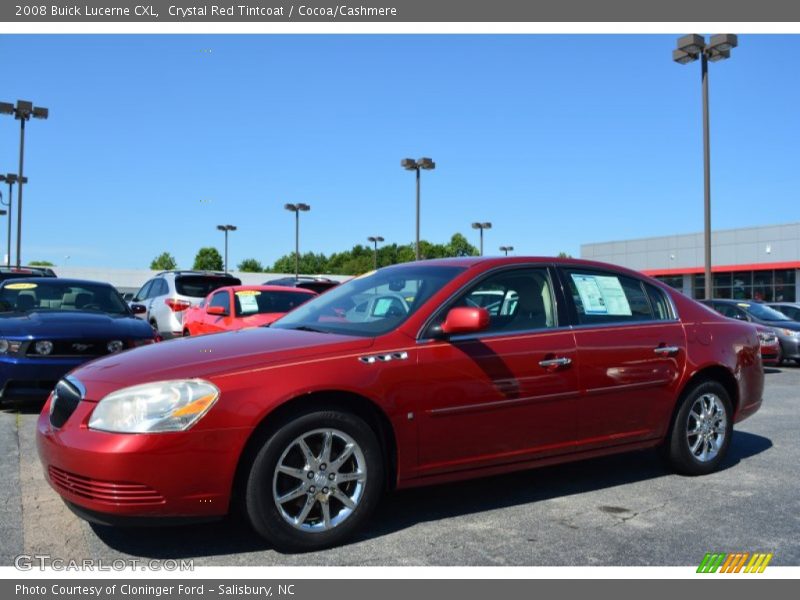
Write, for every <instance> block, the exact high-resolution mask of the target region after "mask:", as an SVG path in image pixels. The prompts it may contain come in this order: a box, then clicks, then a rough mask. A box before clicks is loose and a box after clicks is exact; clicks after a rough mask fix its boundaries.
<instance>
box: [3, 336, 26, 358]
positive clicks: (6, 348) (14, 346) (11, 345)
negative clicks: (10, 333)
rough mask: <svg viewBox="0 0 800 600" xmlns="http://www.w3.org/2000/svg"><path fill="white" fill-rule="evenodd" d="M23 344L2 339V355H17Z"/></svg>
mask: <svg viewBox="0 0 800 600" xmlns="http://www.w3.org/2000/svg"><path fill="white" fill-rule="evenodd" d="M21 345H22V342H18V341H17V340H3V339H0V354H16V353H17V351H18V350H19V347H20V346H21Z"/></svg>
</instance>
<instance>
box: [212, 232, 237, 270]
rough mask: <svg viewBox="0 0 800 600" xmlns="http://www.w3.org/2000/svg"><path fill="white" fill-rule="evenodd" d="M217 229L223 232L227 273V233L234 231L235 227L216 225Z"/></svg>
mask: <svg viewBox="0 0 800 600" xmlns="http://www.w3.org/2000/svg"><path fill="white" fill-rule="evenodd" d="M217 229H219V230H220V231H224V232H225V272H226V273H227V272H228V232H229V231H236V225H217Z"/></svg>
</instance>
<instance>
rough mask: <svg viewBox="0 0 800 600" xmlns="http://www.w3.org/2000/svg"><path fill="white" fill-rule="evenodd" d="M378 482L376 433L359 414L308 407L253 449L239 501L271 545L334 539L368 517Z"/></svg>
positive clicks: (324, 544)
mask: <svg viewBox="0 0 800 600" xmlns="http://www.w3.org/2000/svg"><path fill="white" fill-rule="evenodd" d="M383 487H384V464H383V457H382V453H381V449H380V445H379V443H378V438H377V436H376V435H375V432H374V431H373V430H372V429H371V428H370V426H369V425H368V424H367V423H366V422H365V421H364V420H363V419H361V418H360V417H358V416H356V415H354V414H351V413H347V412H340V411H337V410H319V409H316V410H313V411H310V412H307V413H305V414H301V415H300V416H298V417H296V418H293V419H292V420H291V421H289V422H288V423H286V424H285V425H283V426H282V427H280V428H279V429H278V430H277V431H276V432H275V433H273V434H272V435H271V436H270V437H269V438H268V439H267V440H266V442H265V443H264V445H263V446H262V447H261V449H260V450H258V452H257V454H256V455H255V458H254V459H253V462H252V465H251V467H250V470H249V474H248V475H247V480H246V485H245V497H244V504H245V510H246V513H247V516H248V518H249V520H250V523H251V524H252V526H253V528H254V529H255V530H256V531H257V532H258V533H259V534H260V535H261V536H262V537H264V538H265V539H266V540H267V541H269V542H270V543H271V544H272V545H273V546H274V547H275V549H277V550H280V551H283V552H308V551H312V550H319V549H322V548H328V547H330V546H335V545H338V544H341V543H342V542H344V541H345V540H347V539H348V538H349V537H351V536H352V535H353V534H355V533H356V532H357V531H358V530H359V529H361V527H362V526H363V525H364V524H365V523H366V521H367V520H368V519H369V517H370V515H371V514H372V511H373V510H374V509H375V506H376V505H377V503H378V500H379V498H380V495H381V492H382V490H383Z"/></svg>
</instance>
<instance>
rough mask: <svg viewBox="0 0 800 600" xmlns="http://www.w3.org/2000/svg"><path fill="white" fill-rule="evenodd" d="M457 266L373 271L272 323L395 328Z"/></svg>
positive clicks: (338, 329) (342, 329) (372, 332)
mask: <svg viewBox="0 0 800 600" xmlns="http://www.w3.org/2000/svg"><path fill="white" fill-rule="evenodd" d="M463 270H464V269H463V268H462V267H442V266H424V265H414V266H397V267H389V268H386V269H381V270H379V271H374V272H372V273H368V274H366V275H362V276H360V277H356V278H355V279H351V280H350V281H348V282H347V283H343V284H342V285H340V286H337V287H335V288H333V289H331V290H330V291H328V292H325V293H324V294H322V295H321V296H318V297H317V298H315V299H314V300H312V301H310V302H308V303H306V304H304V305H303V306H301V307H300V308H298V309H297V310H295V311H293V312H291V313H289V314H288V315H286V316H285V317H283V318H281V319H280V320H278V321H276V322H275V323H273V324H272V327H274V328H276V329H303V330H310V331H321V332H324V333H340V334H343V335H356V336H364V337H373V336H377V335H382V334H384V333H388V332H389V331H391V330H393V329H395V328H397V327H398V326H399V325H400V324H401V323H403V322H404V321H405V320H406V319H408V317H410V316H411V315H412V314H414V313H415V312H416V311H417V310H418V309H419V307H420V306H422V305H423V304H424V303H425V301H426V300H428V298H430V297H431V296H432V295H433V294H435V293H436V292H437V291H439V290H440V289H441V288H442V286H444V285H445V284H446V283H447V282H449V281H451V280H452V279H453V278H454V277H455V276H456V275H458V273H460V272H462V271H463Z"/></svg>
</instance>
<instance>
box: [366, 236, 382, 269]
mask: <svg viewBox="0 0 800 600" xmlns="http://www.w3.org/2000/svg"><path fill="white" fill-rule="evenodd" d="M367 239H368V240H369V241H370V242H372V243H373V244H374V245H375V251H374V253H373V258H372V265H373V268H374V269H377V268H378V243H379V242H382V241H383V238H382V237H381V236H379V235H371V236H369V237H368V238H367Z"/></svg>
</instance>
